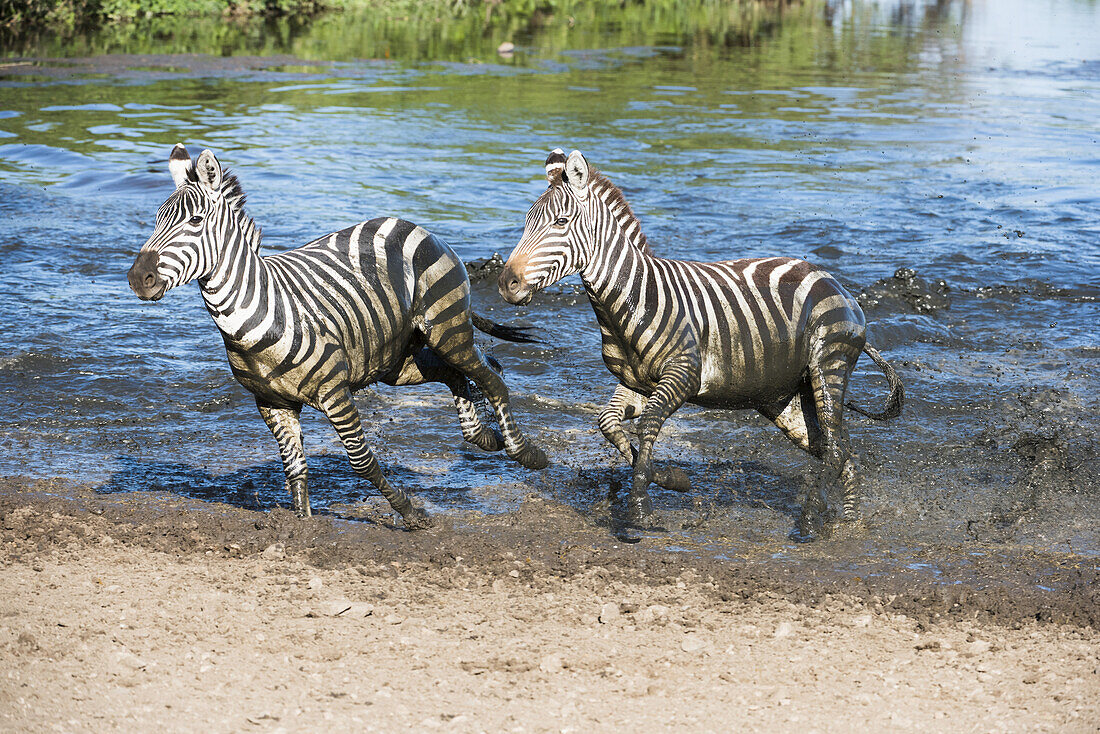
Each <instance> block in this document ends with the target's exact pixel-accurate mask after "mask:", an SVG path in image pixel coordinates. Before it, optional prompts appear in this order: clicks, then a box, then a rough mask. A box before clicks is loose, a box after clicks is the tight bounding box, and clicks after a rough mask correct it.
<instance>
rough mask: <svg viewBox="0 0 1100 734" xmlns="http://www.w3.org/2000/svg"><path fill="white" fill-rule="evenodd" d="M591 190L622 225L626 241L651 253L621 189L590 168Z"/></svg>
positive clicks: (636, 218)
mask: <svg viewBox="0 0 1100 734" xmlns="http://www.w3.org/2000/svg"><path fill="white" fill-rule="evenodd" d="M591 176H592V191H593V192H594V193H595V194H596V195H597V196H599V197H600V199H602V200H603V201H604V203H606V204H607V207H608V208H609V209H610V210H611V213H612V214H614V215H615V219H616V220H618V222H619V225H620V226H621V227H622V230H623V233H624V235H625V238H626V241H627V242H628V243H630V244H631V245H633V246H634V247H636V248H638V249H639V250H641V251H642V252H644V253H645V254H647V255H653V254H654V253H653V249H652V248H651V247H650V246H649V240H648V239H647V238H646V236H645V233H644V232H642V223H641V222H640V221H638V217H637V215H635V214H634V210H633V209H631V208H630V202H628V201H627V200H626V197H625V196H623V192H622V189H620V188H619V187H618V186H616V185H615V184H613V183H611V179H609V178H608V177H607V176H605V175H603V174H602V173H600V172H599V171H597V170H595V169H592V173H591Z"/></svg>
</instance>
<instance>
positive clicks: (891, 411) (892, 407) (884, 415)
mask: <svg viewBox="0 0 1100 734" xmlns="http://www.w3.org/2000/svg"><path fill="white" fill-rule="evenodd" d="M863 353H864V354H866V355H867V356H868V357H870V358H871V359H873V360H874V361H875V364H876V365H878V368H879V369H880V370H882V374H884V375H886V381H887V382H889V383H890V397H889V398H887V399H886V407H885V408H884V409H883V411H882V412H881V413H871V412H869V411H866V410H864V409H863V408H857V407H856V405H855V404H854V403H845V407H848V408H850V409H852V410H854V411H855V412H857V413H859V414H860V415H865V416H867V417H868V418H870V419H872V420H876V421H888V420H890V419H891V418H897V417H898V416H899V415H901V406H902V404H903V403H904V402H905V388H904V387H903V386H902V384H901V378H899V377H898V373H897V372H895V371H894V368H893V367H892V366H891V365H890V363H889V362H887V361H886V360H885V359H883V358H882V355H881V354H879V353H878V350H877V349H875V348H874V347H872V346H871V345H870V344H865V345H864V346H863Z"/></svg>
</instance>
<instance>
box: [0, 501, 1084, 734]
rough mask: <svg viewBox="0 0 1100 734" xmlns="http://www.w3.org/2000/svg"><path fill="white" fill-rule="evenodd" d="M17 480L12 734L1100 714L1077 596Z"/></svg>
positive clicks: (986, 724)
mask: <svg viewBox="0 0 1100 734" xmlns="http://www.w3.org/2000/svg"><path fill="white" fill-rule="evenodd" d="M3 489H4V492H3V493H2V494H0V497H2V500H0V501H2V506H0V516H2V517H0V563H2V565H3V574H2V575H0V594H2V597H0V598H2V600H3V601H0V659H2V660H3V661H4V667H5V671H6V672H5V675H4V676H0V722H3V724H2V726H3V727H4V728H5V729H8V730H20V731H46V730H54V729H58V728H60V729H69V730H80V729H87V728H94V729H98V730H116V729H122V730H139V729H140V730H149V729H152V728H154V727H157V728H161V727H167V728H168V729H169V730H177V729H178V730H186V729H190V728H194V727H198V726H203V727H206V728H212V729H214V730H221V731H229V730H233V731H239V730H249V731H251V730H255V731H306V730H316V729H317V728H319V727H322V728H328V729H332V728H337V727H353V728H355V729H358V730H366V731H376V730H377V731H393V730H396V729H399V728H400V729H405V728H410V727H413V728H418V729H421V730H437V729H442V730H446V731H483V730H498V731H499V730H509V731H581V730H584V731H614V730H622V729H623V728H625V727H645V729H647V730H652V729H655V728H668V727H672V728H676V729H678V730H685V731H716V730H728V729H729V728H730V727H731V726H732V727H738V726H740V727H743V728H747V729H766V730H769V731H795V730H797V731H850V730H852V729H853V728H854V727H866V726H868V725H876V726H889V727H891V728H893V729H903V730H905V729H914V730H921V729H935V730H945V729H951V730H971V729H979V730H1000V731H1025V730H1026V731H1059V732H1066V731H1093V730H1094V726H1095V721H1096V720H1097V717H1098V716H1100V708H1098V703H1097V702H1098V700H1100V699H1098V697H1097V695H1096V694H1097V692H1098V691H1100V669H1098V668H1097V664H1096V659H1097V651H1098V650H1100V638H1098V637H1097V634H1096V632H1095V630H1094V629H1093V628H1089V627H1081V626H1078V625H1061V624H1057V623H1055V622H1052V621H1048V622H1037V621H1035V619H1034V617H1036V616H1038V617H1040V618H1042V619H1045V620H1055V619H1058V618H1062V617H1064V618H1075V619H1083V617H1084V616H1085V615H1084V614H1083V612H1082V611H1081V608H1082V607H1083V605H1084V600H1083V599H1082V598H1081V597H1080V595H1079V594H1076V592H1073V593H1064V594H1057V595H1054V596H1052V597H1051V598H1050V599H1048V603H1047V604H1044V605H1042V609H1039V602H1038V601H1031V602H1028V601H1026V600H1021V599H1017V600H1015V601H1014V602H1013V601H1010V600H1009V596H1010V595H1009V594H1008V593H1007V591H1005V590H1004V589H1003V588H1002V589H1001V591H993V590H992V589H974V588H973V587H967V588H968V591H967V592H966V593H958V592H957V591H953V592H952V594H951V595H950V596H945V595H939V594H938V592H936V591H935V590H933V589H932V588H930V587H927V586H926V587H923V588H922V587H921V586H920V584H919V583H917V582H916V581H915V580H902V579H894V580H892V581H891V582H889V583H887V582H885V581H884V582H882V583H871V582H860V583H855V582H853V584H851V585H850V586H849V587H847V588H845V589H843V590H841V589H840V588H838V586H837V585H836V583H835V580H833V581H831V582H830V583H829V584H827V585H815V584H814V582H813V581H812V577H811V579H805V578H804V579H802V580H801V581H800V582H797V583H796V582H793V581H791V580H789V579H787V578H785V576H784V574H783V573H782V569H781V568H779V567H777V566H775V565H774V564H768V563H757V564H745V565H740V566H733V567H730V565H729V564H724V565H720V564H714V563H707V562H705V561H702V560H700V559H696V558H692V559H690V560H689V562H688V563H683V564H678V563H676V562H675V560H674V559H673V558H670V557H669V554H668V553H655V552H651V551H648V550H646V549H645V548H641V547H638V546H633V547H631V548H623V547H621V546H620V547H616V544H615V543H614V542H612V541H611V540H609V539H608V537H607V535H606V533H602V532H599V530H598V529H593V528H591V527H590V526H587V525H586V523H584V522H583V521H582V520H580V519H579V518H578V517H577V515H576V514H575V513H574V512H573V511H572V510H571V509H569V508H568V507H562V506H560V505H556V504H555V503H553V502H547V501H544V500H534V499H532V500H530V501H529V502H528V503H525V504H524V505H523V507H522V509H521V510H520V511H518V512H516V513H512V514H505V515H500V516H494V517H466V518H463V519H462V520H461V521H459V520H453V519H450V518H445V519H443V521H442V522H441V523H440V526H439V527H437V528H436V529H434V530H432V531H429V532H422V533H415V534H410V533H406V532H402V531H400V530H395V529H393V528H392V527H390V526H388V525H387V523H386V522H385V519H384V518H374V519H364V520H358V521H347V520H338V519H336V518H334V517H320V518H315V519H313V520H308V521H302V520H299V519H297V518H295V517H293V516H291V515H290V514H289V513H287V512H285V511H273V512H270V513H258V512H252V511H248V510H244V509H240V508H234V507H228V506H224V505H217V504H205V503H196V502H194V501H191V500H184V499H180V498H177V497H173V496H170V495H164V494H140V495H125V496H120V495H113V496H103V495H96V494H94V493H93V492H90V491H88V490H84V489H80V488H79V487H72V486H62V485H58V484H52V483H38V484H37V485H35V486H25V485H23V484H22V483H20V482H17V481H11V480H8V481H6V482H4V486H3ZM1044 565H1047V566H1049V565H1050V563H1049V560H1047V561H1046V562H1045V563H1044ZM1026 566H1027V564H1026V562H1025V563H1023V564H1022V565H1021V567H1020V568H1017V569H1011V570H1006V569H1004V568H1002V569H1000V574H1001V575H1000V576H999V577H998V579H999V580H995V581H994V583H993V584H992V586H994V587H998V588H1000V587H1003V585H1004V584H1006V583H1007V582H1008V577H1011V576H1013V575H1019V576H1026V575H1027V572H1026V570H1025V569H1026ZM986 570H987V571H989V572H991V573H992V572H994V569H986ZM1066 572H1067V574H1068V575H1072V574H1069V571H1068V569H1067V571H1066ZM1005 574H1007V575H1008V576H1007V577H1006V576H1005ZM889 588H895V589H899V591H897V592H896V596H894V595H893V594H894V592H891V594H890V595H888V596H883V594H886V592H887V590H888V589H889ZM906 589H907V591H906ZM872 592H874V593H872ZM860 594H863V596H860ZM921 599H923V600H924V602H923V603H922V602H921ZM1073 599H1077V601H1072V600H1073ZM952 600H954V601H952ZM900 609H904V610H905V613H899V610H900ZM934 620H935V621H934ZM1001 621H1003V622H1007V623H1008V624H1007V626H1002V625H1001V624H998V623H997V622H1001ZM198 702H201V704H200V703H198ZM825 711H827V712H828V714H827V715H825V714H823V712H825Z"/></svg>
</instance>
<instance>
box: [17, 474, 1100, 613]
mask: <svg viewBox="0 0 1100 734" xmlns="http://www.w3.org/2000/svg"><path fill="white" fill-rule="evenodd" d="M2 488H3V492H2V493H0V526H2V534H3V538H4V547H5V554H6V557H7V559H8V561H9V562H11V561H20V560H22V561H24V562H31V561H33V560H34V559H37V558H41V557H43V556H49V555H50V554H51V553H53V552H59V551H62V550H65V549H70V550H71V549H73V548H74V547H79V546H81V545H93V546H94V545H96V544H101V543H111V544H119V543H120V544H124V545H126V546H132V547H135V548H146V549H149V550H155V551H159V552H163V553H169V554H174V555H192V554H194V555H202V554H206V555H209V554H210V553H214V554H217V555H218V556H223V557H248V556H256V557H263V558H284V557H291V558H296V559H299V560H301V561H303V562H305V563H307V564H309V565H312V566H315V567H317V568H349V567H355V566H361V565H363V564H367V565H369V566H371V567H375V568H381V569H383V572H384V573H390V574H393V575H395V576H396V575H399V574H401V573H406V572H412V571H413V570H421V571H423V570H430V571H431V572H432V573H433V575H439V574H441V575H442V576H441V577H442V578H443V579H445V578H446V577H447V572H448V569H450V570H451V571H455V570H457V571H458V572H460V573H466V574H475V575H478V576H481V577H483V578H484V579H486V580H487V581H491V580H493V579H496V578H502V577H506V576H510V577H511V578H518V580H519V581H520V582H521V583H522V582H523V580H524V579H527V580H528V581H529V580H531V579H533V578H536V577H541V578H555V579H559V580H562V581H566V582H567V581H568V580H569V579H572V578H579V577H582V576H584V577H591V575H592V574H593V573H596V574H598V576H599V578H600V579H601V581H602V582H603V583H606V584H608V586H609V588H610V587H611V586H612V585H613V582H616V581H629V582H631V583H633V584H646V585H653V586H655V587H660V586H664V585H667V584H675V583H676V582H678V581H679V582H682V581H683V580H684V579H687V580H688V581H691V582H692V587H693V588H696V589H699V590H701V593H703V595H704V597H705V598H707V599H709V604H711V605H713V606H716V607H717V606H722V605H723V604H724V603H728V602H731V601H734V600H750V599H758V598H776V596H778V597H781V598H783V599H785V600H787V601H790V602H792V603H796V604H800V605H804V606H807V607H810V608H821V609H830V610H835V608H836V607H837V605H840V608H843V606H844V604H846V603H847V604H849V605H851V604H857V605H860V606H866V607H867V608H868V609H870V610H873V611H876V612H891V613H900V614H905V615H907V616H909V617H911V618H913V619H915V620H918V621H923V622H926V623H932V622H939V621H950V620H963V619H965V620H969V621H971V622H985V623H994V624H997V625H1001V626H1008V627H1019V626H1020V625H1022V624H1025V623H1029V622H1035V621H1039V622H1055V623H1062V624H1071V625H1079V626H1091V627H1096V626H1098V625H1100V571H1098V569H1097V567H1096V565H1095V564H1094V563H1091V562H1089V561H1087V560H1086V559H1082V558H1080V557H1075V556H1074V555H1073V554H1070V553H1061V554H1057V553H1051V552H1039V551H1027V550H1019V551H1015V552H1012V553H1003V552H989V553H983V552H976V551H975V550H974V547H973V546H969V547H965V548H964V547H958V546H956V547H950V546H942V547H927V548H925V549H923V551H922V554H921V555H919V556H915V558H920V557H924V558H926V560H928V561H930V562H931V563H923V564H922V563H920V562H914V563H912V564H910V566H909V568H907V569H904V568H897V567H894V568H890V567H889V566H879V567H877V568H876V567H875V565H874V564H872V563H869V562H866V561H865V562H862V563H859V564H853V565H851V566H850V567H849V568H848V569H847V570H846V572H845V573H837V572H836V568H835V564H836V563H837V562H838V559H836V558H832V559H829V558H826V557H814V556H813V555H807V556H806V557H786V558H776V557H768V556H767V555H760V556H757V557H754V558H742V559H736V560H731V559H729V558H715V557H708V555H707V554H706V553H692V554H686V553H675V552H669V551H668V549H666V548H662V547H660V546H655V545H652V544H651V545H627V544H623V543H622V542H620V541H618V540H617V539H616V538H614V537H612V536H610V535H609V534H608V533H607V532H606V531H605V529H604V528H602V527H600V526H599V525H597V524H595V523H593V522H592V521H591V520H590V519H589V518H586V517H585V516H584V515H582V514H581V513H578V512H577V511H576V510H574V509H573V508H571V507H569V506H567V505H564V504H561V503H559V502H555V501H553V500H548V499H546V498H544V497H542V496H539V495H537V494H531V495H528V496H527V497H526V498H525V499H524V500H523V501H522V503H521V504H520V506H519V507H518V508H517V509H516V510H515V511H513V512H509V513H502V514H495V515H486V514H483V513H459V514H451V515H448V516H446V517H443V518H437V521H436V523H435V526H434V527H433V528H432V529H430V530H422V531H416V532H408V531H404V530H402V529H401V528H400V526H399V525H395V524H394V518H393V517H392V516H391V515H390V514H388V513H386V512H384V511H381V510H380V506H379V505H378V503H375V504H374V505H372V506H365V507H364V506H350V507H347V508H334V509H331V510H329V511H327V512H324V513H322V514H320V515H318V516H316V517H313V518H307V519H303V518H299V517H297V516H295V515H294V514H293V513H292V512H290V511H288V510H286V509H274V510H269V511H257V510H248V509H244V508H240V507H233V506H229V505H224V504H211V503H203V502H195V501H193V500H188V499H186V498H181V497H178V496H174V495H171V494H167V493H163V492H161V493H146V492H136V493H127V494H125V495H118V494H116V495H105V494H103V493H99V492H96V491H95V490H94V489H91V488H88V487H80V486H78V485H71V484H68V483H64V482H59V481H54V482H48V481H37V482H33V481H24V480H19V479H7V480H4V481H3V487H2ZM105 538H106V539H107V540H104V539H105ZM837 550H838V552H840V553H842V552H843V549H837ZM950 557H965V559H966V560H965V562H962V563H958V564H955V565H951V566H944V565H943V563H942V560H943V559H944V558H950ZM933 563H934V564H936V565H937V566H938V568H936V569H935V573H932V572H931V571H932V570H933V566H932V564H933ZM517 571H518V576H517V574H516V572H517Z"/></svg>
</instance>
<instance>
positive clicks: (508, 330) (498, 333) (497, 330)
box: [470, 313, 538, 343]
mask: <svg viewBox="0 0 1100 734" xmlns="http://www.w3.org/2000/svg"><path fill="white" fill-rule="evenodd" d="M470 316H471V317H472V320H473V322H474V326H475V327H476V328H477V329H478V331H484V332H485V333H486V334H488V335H489V336H495V337H496V338H497V339H503V340H505V341H509V342H527V343H537V342H538V339H536V338H535V337H533V336H531V329H529V328H525V327H521V326H507V325H505V324H498V323H496V322H494V321H490V320H489V319H487V318H484V317H483V316H478V315H477V314H476V313H474V314H470Z"/></svg>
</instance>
